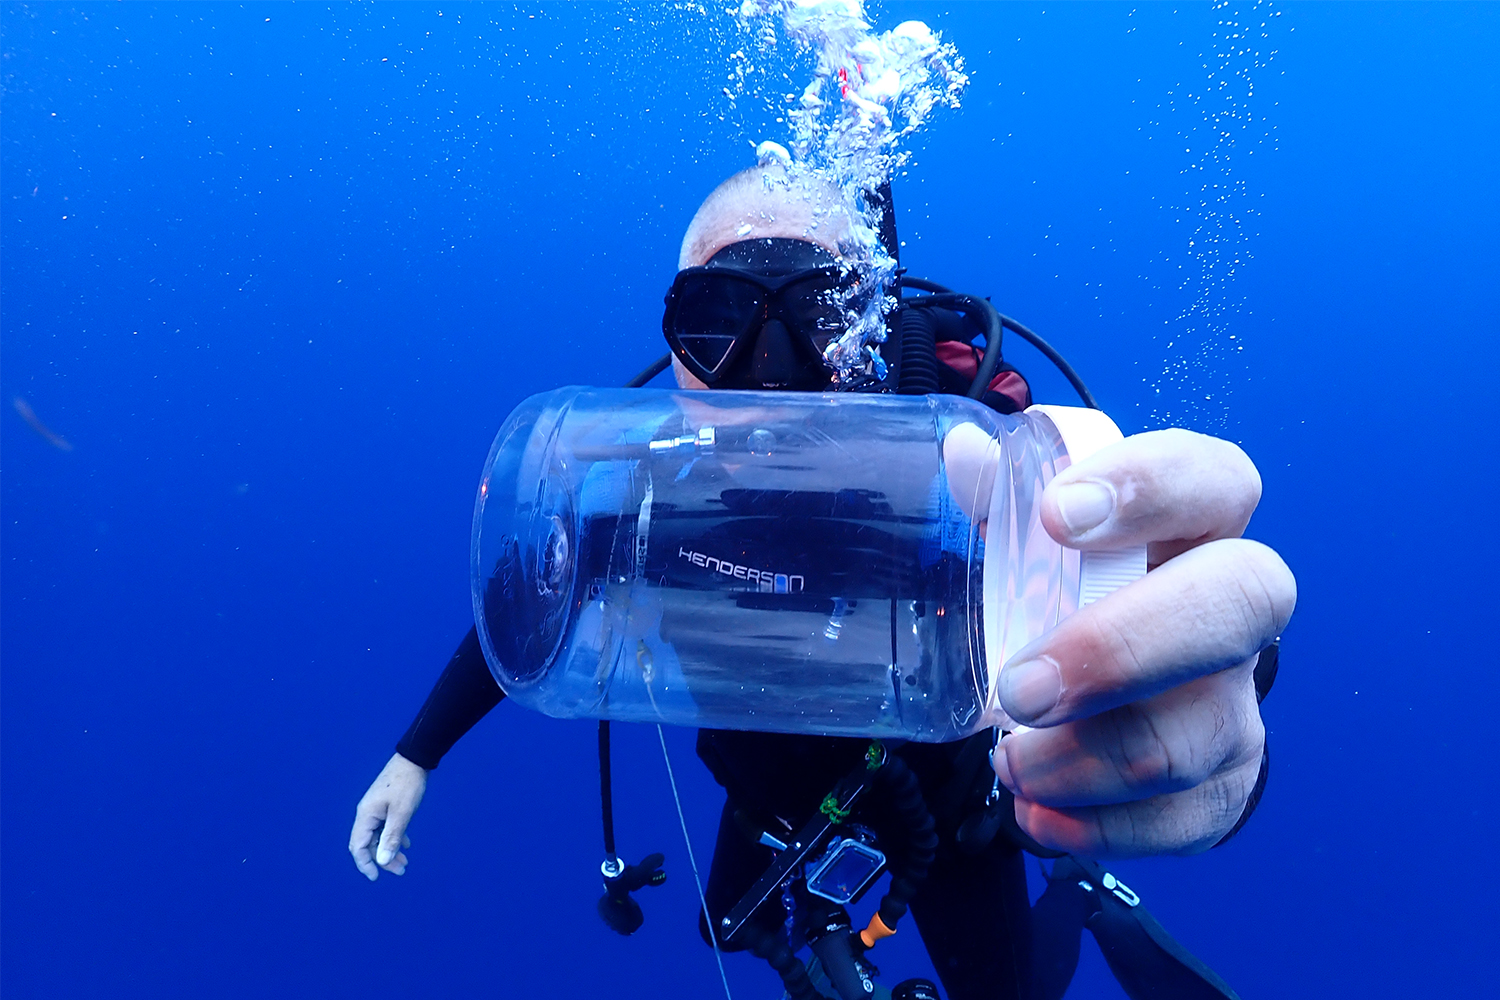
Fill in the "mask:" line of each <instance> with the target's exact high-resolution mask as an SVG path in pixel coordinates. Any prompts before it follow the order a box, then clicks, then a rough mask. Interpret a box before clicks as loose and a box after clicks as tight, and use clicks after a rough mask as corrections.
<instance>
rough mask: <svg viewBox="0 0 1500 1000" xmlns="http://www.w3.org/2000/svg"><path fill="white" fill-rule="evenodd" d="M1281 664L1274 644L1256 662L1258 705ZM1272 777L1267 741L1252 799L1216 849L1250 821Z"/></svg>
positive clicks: (1251, 790) (1269, 690) (1268, 690)
mask: <svg viewBox="0 0 1500 1000" xmlns="http://www.w3.org/2000/svg"><path fill="white" fill-rule="evenodd" d="M1280 662H1281V644H1280V642H1279V641H1278V642H1273V643H1271V645H1269V646H1267V647H1266V648H1265V649H1263V650H1261V651H1260V657H1259V658H1258V659H1256V661H1255V701H1256V704H1259V703H1260V702H1263V701H1265V700H1266V695H1268V694H1270V693H1271V685H1272V684H1275V683H1276V668H1277V667H1278V666H1280ZM1270 777H1271V743H1270V740H1269V739H1267V741H1266V745H1265V746H1264V747H1262V748H1261V751H1260V773H1259V774H1257V775H1256V776H1255V787H1254V788H1252V789H1250V797H1249V798H1248V799H1246V800H1245V811H1244V812H1242V813H1240V818H1239V820H1238V821H1237V822H1236V823H1235V824H1234V826H1232V827H1230V829H1229V832H1228V833H1226V834H1224V836H1222V837H1220V838H1219V840H1218V843H1216V844H1214V846H1215V847H1219V846H1221V845H1222V844H1223V843H1224V842H1225V841H1227V840H1228V839H1229V838H1230V837H1233V836H1234V835H1235V834H1237V833H1239V832H1240V830H1242V829H1243V828H1244V826H1245V824H1246V823H1247V822H1249V820H1250V814H1251V813H1253V812H1255V807H1256V806H1258V805H1260V797H1261V796H1262V795H1263V794H1265V791H1266V781H1267V779H1269V778H1270Z"/></svg>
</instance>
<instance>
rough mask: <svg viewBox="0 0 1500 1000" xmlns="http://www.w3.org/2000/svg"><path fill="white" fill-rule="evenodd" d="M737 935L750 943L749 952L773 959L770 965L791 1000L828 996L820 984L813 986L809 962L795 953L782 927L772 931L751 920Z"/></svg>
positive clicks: (769, 960) (747, 943) (818, 999)
mask: <svg viewBox="0 0 1500 1000" xmlns="http://www.w3.org/2000/svg"><path fill="white" fill-rule="evenodd" d="M738 938H739V939H742V940H743V941H744V942H745V944H746V945H747V946H748V947H749V949H750V954H752V955H754V956H755V957H756V958H762V959H765V960H766V962H768V963H770V966H771V968H773V969H775V970H776V974H777V975H779V976H780V977H781V982H782V985H783V986H785V987H786V993H787V996H789V997H791V998H792V1000H826V998H825V997H824V996H823V994H821V993H819V992H818V990H817V987H815V986H813V984H812V980H811V979H809V978H807V966H805V965H803V964H802V960H801V959H800V958H798V957H797V956H796V955H794V954H792V949H791V948H790V947H789V946H788V945H787V941H786V935H785V933H783V932H782V931H781V930H780V929H779V928H778V929H777V930H775V931H771V930H767V929H766V928H764V927H761V926H759V925H757V924H754V923H749V924H746V925H745V926H744V927H743V928H741V930H740V932H739V935H738Z"/></svg>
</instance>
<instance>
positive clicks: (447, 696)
mask: <svg viewBox="0 0 1500 1000" xmlns="http://www.w3.org/2000/svg"><path fill="white" fill-rule="evenodd" d="M504 697H505V694H504V692H502V691H501V690H500V685H498V684H496V683H495V678H494V677H492V676H491V675H490V671H489V667H487V666H485V662H484V653H483V651H482V650H481V649H480V647H479V636H478V633H477V632H476V631H475V630H474V629H472V628H471V629H469V634H468V635H467V636H465V637H464V641H463V642H461V643H459V645H458V649H457V650H455V651H454V653H453V656H452V657H451V658H450V659H449V660H448V666H447V667H446V668H445V669H444V670H443V673H442V675H441V676H439V677H438V680H437V683H436V684H434V685H433V686H432V693H431V694H429V695H428V696H427V701H426V702H425V703H423V705H422V708H421V710H420V711H419V712H417V717H416V718H415V719H413V720H412V724H411V727H410V728H408V729H407V730H406V734H405V735H404V736H402V737H401V742H400V743H398V744H396V754H395V755H394V756H393V757H391V759H390V760H389V761H387V762H386V765H385V769H384V770H383V771H381V772H380V776H379V777H377V778H376V779H375V783H374V784H373V785H371V786H370V790H369V791H368V792H365V797H364V798H362V799H360V800H359V807H358V808H357V809H356V811H355V814H354V830H353V832H351V833H350V835H349V853H350V854H352V855H354V863H355V865H357V866H358V867H359V870H360V871H362V872H364V874H365V877H366V878H368V879H369V880H370V881H372V882H373V881H375V879H376V878H378V877H379V875H380V869H381V868H384V869H385V870H386V871H388V872H390V873H391V874H393V875H400V874H401V873H402V872H404V871H405V870H406V855H405V854H402V853H401V848H403V847H410V846H411V842H410V841H409V840H408V839H407V838H406V824H408V823H410V822H411V815H412V813H414V812H416V809H417V805H418V804H419V803H420V802H421V801H422V793H423V792H424V791H426V790H427V772H428V771H431V770H432V769H433V768H435V767H437V766H438V762H439V761H441V760H442V759H443V755H444V754H446V753H447V752H448V751H449V750H451V749H452V748H453V745H454V744H455V743H457V742H458V741H459V739H460V738H462V737H463V735H464V734H465V733H467V732H468V731H469V729H470V727H472V726H473V725H474V724H475V723H476V722H478V721H479V720H480V719H482V718H484V716H485V715H486V714H487V713H488V712H489V711H490V709H492V708H494V707H495V706H496V705H498V704H500V701H501V699H503V698H504Z"/></svg>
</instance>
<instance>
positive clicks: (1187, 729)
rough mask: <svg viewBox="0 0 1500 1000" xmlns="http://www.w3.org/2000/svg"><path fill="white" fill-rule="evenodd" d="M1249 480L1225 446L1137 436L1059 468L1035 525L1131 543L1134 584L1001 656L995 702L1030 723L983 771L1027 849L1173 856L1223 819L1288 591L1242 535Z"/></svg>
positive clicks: (1245, 779)
mask: <svg viewBox="0 0 1500 1000" xmlns="http://www.w3.org/2000/svg"><path fill="white" fill-rule="evenodd" d="M1260 489H1261V483H1260V475H1259V474H1258V473H1257V472H1256V470H1255V466H1254V465H1253V464H1252V463H1251V461H1250V459H1249V458H1248V457H1247V456H1246V455H1245V453H1244V452H1243V451H1241V450H1240V449H1239V448H1238V447H1236V446H1235V445H1233V444H1230V443H1229V442H1227V441H1221V440H1218V439H1217V438H1212V437H1208V436H1206V435H1202V434H1195V433H1192V432H1190V431H1185V430H1166V431H1154V432H1151V433H1146V434H1137V435H1135V436H1133V437H1130V438H1127V439H1125V440H1124V441H1121V442H1119V443H1117V444H1114V445H1111V446H1109V447H1106V448H1103V449H1101V450H1100V451H1098V452H1096V453H1095V454H1093V455H1092V456H1090V457H1089V458H1087V459H1085V460H1084V461H1082V462H1080V463H1078V464H1077V465H1075V466H1073V467H1071V468H1069V469H1067V470H1065V471H1063V472H1062V473H1061V474H1059V475H1058V476H1057V477H1056V478H1055V479H1054V480H1053V481H1052V482H1051V483H1050V484H1048V486H1047V489H1046V491H1045V493H1044V494H1043V497H1042V523H1043V525H1044V526H1045V528H1046V529H1047V532H1048V534H1050V535H1051V536H1052V537H1053V538H1054V539H1055V540H1056V541H1058V542H1059V543H1061V544H1063V545H1066V546H1069V547H1071V548H1076V549H1119V548H1124V547H1127V546H1132V545H1142V544H1144V545H1146V546H1147V562H1148V565H1149V566H1151V567H1152V570H1151V572H1149V573H1147V575H1146V576H1145V577H1143V578H1142V579H1140V580H1137V581H1135V582H1134V583H1131V584H1130V585H1128V586H1126V587H1123V588H1121V589H1120V590H1118V591H1115V592H1114V593H1112V594H1110V595H1108V596H1107V597H1104V598H1103V599H1101V600H1099V601H1096V602H1095V603H1093V604H1091V605H1089V606H1088V607H1085V608H1083V609H1081V610H1080V611H1078V612H1076V613H1075V614H1073V615H1070V616H1069V617H1068V618H1066V619H1064V620H1063V621H1062V622H1061V623H1059V624H1058V626H1057V627H1056V628H1055V629H1053V630H1052V631H1051V632H1050V633H1048V634H1047V635H1046V636H1043V637H1042V638H1041V639H1039V640H1037V641H1036V642H1033V643H1032V644H1030V645H1029V646H1027V647H1026V648H1025V649H1023V650H1021V652H1020V653H1018V654H1016V655H1015V656H1014V657H1012V658H1011V660H1010V662H1008V663H1006V664H1005V666H1004V667H1003V668H1002V669H1001V672H1000V676H999V680H998V682H997V686H998V693H999V697H1000V703H1001V706H1002V707H1003V708H1004V709H1005V711H1006V712H1007V713H1008V714H1009V715H1010V716H1011V717H1012V718H1014V719H1016V720H1017V721H1018V722H1022V723H1025V724H1026V725H1029V726H1032V727H1034V728H1032V729H1031V730H1029V731H1025V732H1018V733H1013V734H1011V735H1009V736H1007V737H1005V738H1004V739H1003V740H1001V742H1000V745H999V746H998V747H997V748H996V750H995V754H994V764H995V772H996V774H997V775H998V776H999V778H1000V781H1001V782H1002V783H1003V784H1004V785H1005V787H1006V788H1008V789H1010V790H1011V792H1013V793H1014V794H1015V797H1016V821H1017V822H1018V823H1019V824H1020V826H1021V828H1022V829H1024V830H1025V831H1026V832H1027V833H1028V834H1030V835H1031V836H1032V837H1033V838H1035V839H1036V840H1037V841H1038V842H1039V843H1041V844H1043V845H1045V846H1047V847H1051V848H1055V849H1057V850H1063V851H1069V852H1071V853H1075V854H1081V855H1084V856H1086V857H1093V858H1104V857H1128V856H1136V855H1148V854H1168V853H1180V854H1189V853H1194V852H1196V851H1201V850H1205V849H1207V848H1209V847H1212V846H1213V845H1214V844H1215V843H1217V842H1218V841H1219V840H1220V839H1221V838H1222V837H1223V836H1224V834H1226V833H1227V832H1228V831H1229V830H1230V829H1231V828H1232V827H1233V826H1234V824H1235V822H1236V821H1237V820H1238V819H1239V817H1240V814H1241V813H1242V812H1243V810H1244V808H1245V803H1246V801H1247V800H1248V797H1249V795H1250V793H1251V790H1252V789H1253V788H1254V785H1255V781H1256V777H1257V775H1258V773H1259V769H1260V761H1261V754H1262V752H1263V750H1264V747H1265V729H1264V727H1263V726H1262V724H1261V719H1260V710H1259V707H1258V705H1257V704H1256V697H1255V687H1254V681H1253V677H1252V671H1253V670H1254V667H1255V659H1256V655H1257V653H1258V652H1259V651H1260V650H1261V649H1263V648H1265V647H1266V646H1267V645H1269V644H1270V643H1271V642H1272V641H1274V640H1275V638H1276V636H1277V635H1278V634H1279V633H1280V632H1281V630H1282V629H1283V628H1284V627H1285V626H1286V623H1287V620H1288V619H1289V618H1290V617H1291V614H1292V608H1293V607H1294V605H1295V604H1296V600H1297V585H1296V581H1295V579H1294V578H1293V577H1292V573H1291V571H1290V570H1289V569H1288V568H1287V566H1286V564H1285V563H1284V562H1282V560H1281V558H1280V557H1279V556H1278V555H1277V554H1276V553H1275V552H1274V551H1272V550H1271V549H1269V548H1267V547H1266V546H1264V545H1261V544H1260V543H1258V542H1252V541H1248V540H1245V539H1243V538H1241V537H1240V535H1241V533H1242V532H1243V531H1244V530H1245V526H1246V525H1247V524H1248V523H1249V520H1250V515H1251V513H1252V512H1253V511H1254V510H1255V506H1256V504H1257V503H1258V502H1259V500H1260Z"/></svg>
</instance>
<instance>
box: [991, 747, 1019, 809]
mask: <svg viewBox="0 0 1500 1000" xmlns="http://www.w3.org/2000/svg"><path fill="white" fill-rule="evenodd" d="M990 763H992V764H994V765H995V777H997V778H999V779H1000V784H1002V785H1004V786H1005V787H1006V789H1007V790H1008V791H1009V792H1010V793H1011V794H1012V795H1014V794H1015V793H1016V786H1015V784H1014V783H1013V782H1012V781H1011V778H1010V757H1009V755H1008V754H1007V753H1006V752H1005V741H1004V740H1001V741H1000V743H999V744H998V745H997V746H996V747H995V749H994V750H992V751H990Z"/></svg>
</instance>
